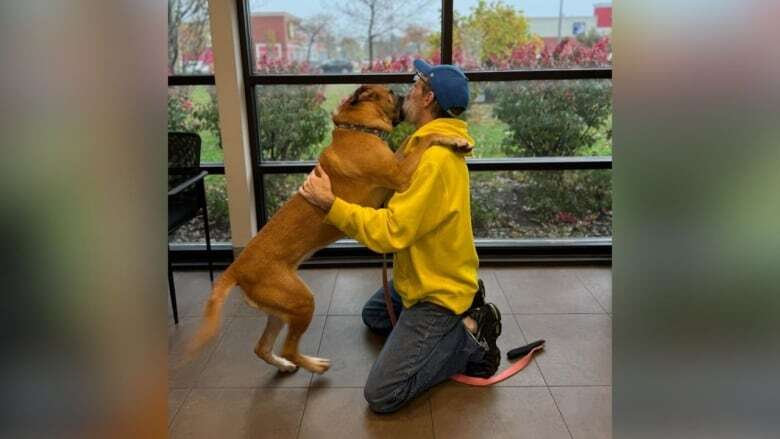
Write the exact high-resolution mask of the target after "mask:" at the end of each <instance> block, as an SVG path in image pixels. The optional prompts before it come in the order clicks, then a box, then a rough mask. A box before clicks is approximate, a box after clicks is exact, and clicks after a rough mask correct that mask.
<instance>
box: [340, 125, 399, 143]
mask: <svg viewBox="0 0 780 439" xmlns="http://www.w3.org/2000/svg"><path fill="white" fill-rule="evenodd" d="M336 128H341V129H343V130H353V131H362V132H364V133H368V134H373V135H375V136H377V137H379V138H380V139H382V141H383V142H387V137H388V136H389V135H390V133H388V132H386V131H382V130H380V129H378V128H370V127H364V126H362V125H352V124H337V125H336Z"/></svg>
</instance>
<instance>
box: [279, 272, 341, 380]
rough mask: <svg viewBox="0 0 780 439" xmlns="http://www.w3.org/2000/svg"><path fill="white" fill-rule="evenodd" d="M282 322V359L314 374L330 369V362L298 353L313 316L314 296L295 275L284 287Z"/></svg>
mask: <svg viewBox="0 0 780 439" xmlns="http://www.w3.org/2000/svg"><path fill="white" fill-rule="evenodd" d="M285 287H286V288H285V290H286V291H285V301H284V309H283V310H282V311H283V312H284V320H285V321H286V322H287V325H288V326H287V338H286V339H285V341H284V347H283V348H282V357H284V358H286V359H288V360H290V361H291V362H293V363H295V364H296V365H298V366H300V367H302V368H304V369H306V370H308V371H310V372H314V373H324V372H325V371H326V370H328V368H330V360H327V359H325V358H317V357H309V356H307V355H302V354H301V353H300V352H299V351H298V345H299V344H300V341H301V337H302V336H303V333H304V332H306V329H307V328H308V327H309V324H310V323H311V319H312V317H313V316H314V296H313V295H312V294H311V292H310V291H309V288H308V287H307V286H306V284H305V283H303V281H302V280H301V278H299V277H298V276H297V275H294V276H293V277H291V278H288V279H287V282H286V285H285Z"/></svg>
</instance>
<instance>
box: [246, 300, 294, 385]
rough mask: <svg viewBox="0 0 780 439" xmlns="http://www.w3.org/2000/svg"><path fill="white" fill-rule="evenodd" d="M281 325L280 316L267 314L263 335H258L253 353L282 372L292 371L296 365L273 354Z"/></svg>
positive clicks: (282, 323)
mask: <svg viewBox="0 0 780 439" xmlns="http://www.w3.org/2000/svg"><path fill="white" fill-rule="evenodd" d="M283 326H284V321H283V320H282V319H281V318H279V317H277V316H275V315H273V314H269V315H268V322H267V323H266V325H265V330H264V331H263V335H262V336H261V337H260V340H258V341H257V346H255V354H256V355H257V356H258V357H260V358H261V359H262V360H264V361H265V362H266V363H268V364H270V365H272V366H276V367H277V368H278V369H279V370H280V371H282V372H294V371H295V370H296V369H298V366H296V365H295V364H294V363H292V362H290V361H288V360H286V359H284V358H282V357H279V356H277V355H275V354H274V352H273V349H274V343H275V342H276V337H278V336H279V332H281V330H282V327H283Z"/></svg>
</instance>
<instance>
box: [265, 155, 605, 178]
mask: <svg viewBox="0 0 780 439" xmlns="http://www.w3.org/2000/svg"><path fill="white" fill-rule="evenodd" d="M315 164H316V161H315V160H300V161H272V162H265V163H262V164H261V165H260V167H261V168H262V169H263V173H264V174H303V173H308V172H310V171H311V169H312V168H313V167H314V165H315ZM466 164H467V166H468V168H469V171H475V172H485V171H571V170H597V169H612V157H611V156H603V157H522V158H505V159H467V160H466Z"/></svg>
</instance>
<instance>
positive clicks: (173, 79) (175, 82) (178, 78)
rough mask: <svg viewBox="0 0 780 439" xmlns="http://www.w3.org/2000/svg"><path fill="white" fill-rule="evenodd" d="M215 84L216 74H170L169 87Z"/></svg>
mask: <svg viewBox="0 0 780 439" xmlns="http://www.w3.org/2000/svg"><path fill="white" fill-rule="evenodd" d="M215 84H216V82H215V80H214V75H168V87H182V86H190V85H215Z"/></svg>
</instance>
